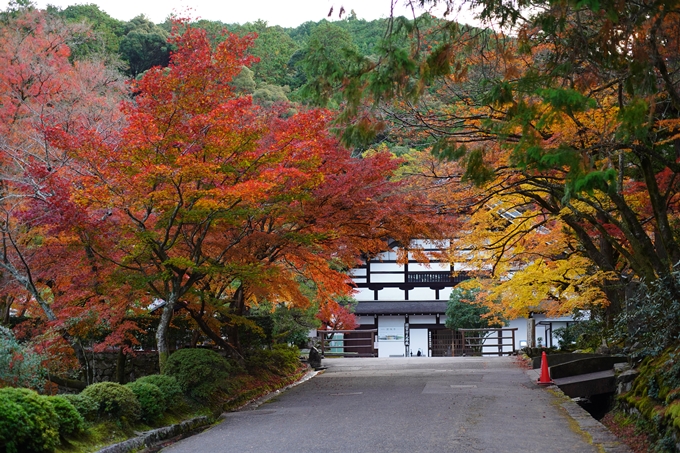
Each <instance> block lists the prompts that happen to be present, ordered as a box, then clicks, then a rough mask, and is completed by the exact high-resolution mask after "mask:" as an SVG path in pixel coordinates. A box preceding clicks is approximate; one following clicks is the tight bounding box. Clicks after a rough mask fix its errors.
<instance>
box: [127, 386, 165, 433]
mask: <svg viewBox="0 0 680 453" xmlns="http://www.w3.org/2000/svg"><path fill="white" fill-rule="evenodd" d="M125 387H127V388H129V389H130V390H132V393H134V394H135V396H136V397H137V401H139V405H140V406H141V408H142V420H144V421H145V422H146V423H153V422H154V421H156V420H158V418H159V417H160V416H161V415H163V412H165V409H166V407H167V406H166V405H165V398H164V396H163V392H162V391H161V389H159V388H158V386H156V385H154V384H150V383H148V382H140V381H135V382H130V383H129V384H125Z"/></svg>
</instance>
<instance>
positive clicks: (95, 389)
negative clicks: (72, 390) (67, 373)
mask: <svg viewBox="0 0 680 453" xmlns="http://www.w3.org/2000/svg"><path fill="white" fill-rule="evenodd" d="M82 395H83V396H85V397H89V398H92V400H93V401H94V402H95V404H96V407H97V415H98V416H99V417H105V418H111V419H118V418H120V419H123V420H124V421H128V422H135V421H137V420H139V417H140V416H141V413H142V408H141V406H140V404H139V401H137V397H136V396H135V394H134V393H133V392H132V390H130V389H129V388H127V387H125V386H124V385H120V384H117V383H115V382H99V383H97V384H92V385H88V386H87V387H86V388H85V390H83V392H82Z"/></svg>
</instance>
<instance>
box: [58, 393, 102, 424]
mask: <svg viewBox="0 0 680 453" xmlns="http://www.w3.org/2000/svg"><path fill="white" fill-rule="evenodd" d="M59 396H60V397H62V398H64V399H65V400H67V401H68V402H69V403H71V404H72V405H73V407H75V408H76V410H77V411H78V413H79V414H80V415H82V416H83V418H84V419H85V420H93V419H94V418H95V417H96V416H97V411H98V410H99V404H98V403H97V402H96V401H95V400H94V399H92V398H91V397H89V396H87V395H83V394H82V393H74V394H64V395H59Z"/></svg>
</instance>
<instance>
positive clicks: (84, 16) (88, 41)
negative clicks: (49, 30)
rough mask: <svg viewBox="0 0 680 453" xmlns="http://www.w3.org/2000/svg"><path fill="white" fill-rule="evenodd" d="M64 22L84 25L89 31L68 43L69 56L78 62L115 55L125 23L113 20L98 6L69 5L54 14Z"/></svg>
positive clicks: (123, 33)
mask: <svg viewBox="0 0 680 453" xmlns="http://www.w3.org/2000/svg"><path fill="white" fill-rule="evenodd" d="M56 14H57V15H59V16H60V17H62V18H63V19H64V20H65V21H66V22H77V23H84V24H85V25H87V26H88V28H89V31H88V32H86V33H82V34H80V35H79V36H77V37H76V39H73V40H71V41H70V42H69V47H70V48H71V56H72V57H73V58H74V59H76V60H80V59H83V58H86V57H88V56H91V55H102V54H103V55H117V54H118V51H119V47H120V41H121V39H122V38H123V36H124V35H125V23H124V22H122V21H120V20H117V19H114V18H113V17H111V16H109V15H108V14H107V13H106V12H104V11H102V10H101V9H99V6H97V5H95V4H93V3H90V4H87V5H70V6H68V7H66V8H64V9H63V10H61V11H57V12H56Z"/></svg>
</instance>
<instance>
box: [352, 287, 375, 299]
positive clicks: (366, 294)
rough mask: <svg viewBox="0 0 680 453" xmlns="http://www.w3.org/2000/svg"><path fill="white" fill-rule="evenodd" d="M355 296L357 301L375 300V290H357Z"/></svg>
mask: <svg viewBox="0 0 680 453" xmlns="http://www.w3.org/2000/svg"><path fill="white" fill-rule="evenodd" d="M355 291H356V292H355V293H354V294H353V296H354V298H355V299H356V300H365V301H369V300H373V290H372V289H368V288H357V289H356V290H355Z"/></svg>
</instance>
